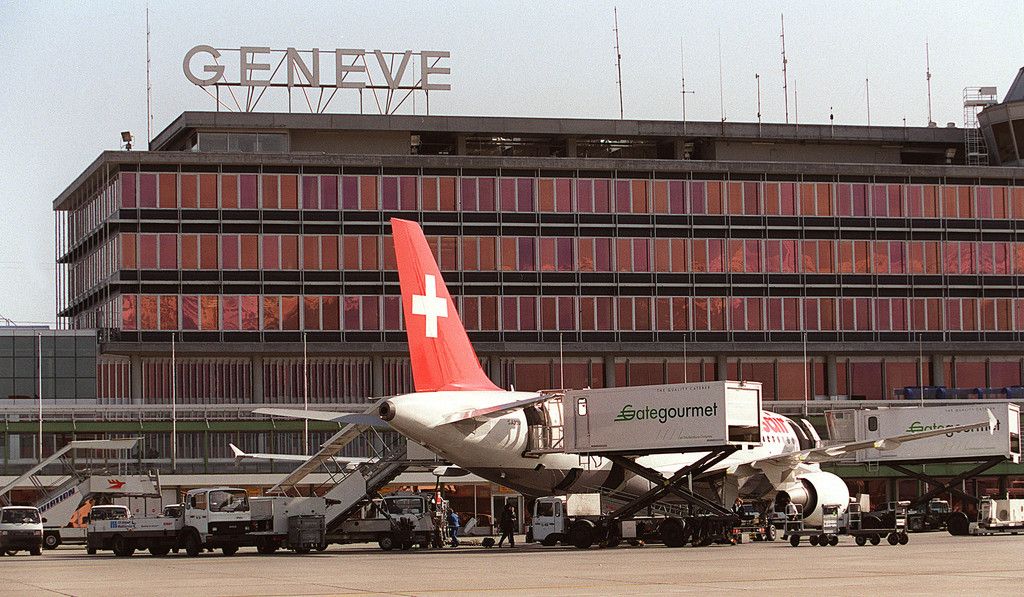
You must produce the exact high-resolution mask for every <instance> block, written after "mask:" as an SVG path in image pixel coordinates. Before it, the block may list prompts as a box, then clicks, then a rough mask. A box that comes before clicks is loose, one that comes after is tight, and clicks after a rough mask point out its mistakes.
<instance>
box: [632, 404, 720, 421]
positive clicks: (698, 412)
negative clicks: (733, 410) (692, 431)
mask: <svg viewBox="0 0 1024 597" xmlns="http://www.w3.org/2000/svg"><path fill="white" fill-rule="evenodd" d="M717 415H718V403H717V402H714V403H712V404H710V405H708V406H670V407H667V408H652V407H650V406H641V407H640V408H633V405H632V404H627V405H626V406H623V407H622V410H620V411H619V414H618V415H617V416H616V417H615V419H614V420H615V421H657V422H659V423H665V422H666V421H668V420H669V419H688V418H691V417H714V416H717Z"/></svg>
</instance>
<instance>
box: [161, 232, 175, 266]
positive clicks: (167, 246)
mask: <svg viewBox="0 0 1024 597" xmlns="http://www.w3.org/2000/svg"><path fill="white" fill-rule="evenodd" d="M160 269H178V237H177V235H175V234H161V235H160Z"/></svg>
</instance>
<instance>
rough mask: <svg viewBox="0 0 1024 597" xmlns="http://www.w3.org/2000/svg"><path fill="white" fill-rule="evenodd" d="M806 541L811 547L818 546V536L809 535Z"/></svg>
mask: <svg viewBox="0 0 1024 597" xmlns="http://www.w3.org/2000/svg"><path fill="white" fill-rule="evenodd" d="M807 540H808V541H810V542H811V545H817V544H818V536H817V535H811V536H810V537H809V538H808V539H807Z"/></svg>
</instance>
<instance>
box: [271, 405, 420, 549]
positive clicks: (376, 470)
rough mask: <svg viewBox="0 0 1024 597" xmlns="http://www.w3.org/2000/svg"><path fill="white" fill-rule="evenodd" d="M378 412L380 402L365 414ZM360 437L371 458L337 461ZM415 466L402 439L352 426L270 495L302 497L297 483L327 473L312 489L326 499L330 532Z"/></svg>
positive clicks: (394, 434) (326, 443)
mask: <svg viewBox="0 0 1024 597" xmlns="http://www.w3.org/2000/svg"><path fill="white" fill-rule="evenodd" d="M376 412H377V403H374V404H371V405H370V406H369V407H368V408H367V409H366V410H365V411H364V412H363V414H367V415H370V414H374V413H376ZM360 438H366V439H367V440H368V445H369V447H370V449H371V450H372V452H373V455H372V456H371V457H370V458H368V459H367V460H366V461H365V462H360V463H358V464H356V465H354V466H353V465H352V464H346V463H344V462H341V460H342V459H338V458H336V457H337V455H338V453H340V452H341V451H342V450H343V449H344V448H345V447H347V446H349V445H351V444H352V443H353V442H355V441H357V440H359V439H360ZM413 464H417V463H416V462H413V461H411V460H409V459H408V457H407V451H406V442H405V439H404V438H403V437H402V436H400V435H398V434H397V433H394V432H385V433H381V432H380V431H379V430H378V429H375V428H374V427H372V426H370V425H362V424H356V423H349V424H347V425H345V426H344V427H342V428H341V430H340V431H338V433H336V434H334V435H333V436H332V437H331V438H330V439H328V440H327V441H326V442H324V444H323V446H321V448H320V450H319V451H317V453H316V454H314V455H312V456H310V457H309V459H308V460H306V461H305V462H303V463H302V464H300V465H299V466H298V467H296V469H295V470H294V471H292V472H291V473H289V474H288V475H287V476H286V477H285V478H284V479H282V480H281V481H280V482H278V483H277V485H275V486H274V487H272V488H270V490H269V491H268V492H267V493H268V494H278V495H291V496H300V495H302V492H301V491H300V490H299V487H298V484H299V483H300V482H301V481H302V480H303V479H305V478H306V477H307V476H309V475H310V474H312V473H314V472H321V473H326V474H327V480H326V481H325V482H323V483H321V484H320V485H317V486H315V487H313V488H312V492H313V493H315V494H317V495H322V496H323V497H325V498H327V504H328V506H327V516H326V523H327V531H328V533H330V532H331V531H332V530H333V529H336V528H337V527H338V526H339V525H340V524H341V523H342V522H344V521H345V520H346V519H347V518H348V517H349V516H351V515H352V514H353V513H355V512H357V511H358V510H359V509H360V508H361V507H362V506H364V505H365V504H367V503H369V501H370V500H372V499H373V498H374V497H377V495H378V492H379V491H380V489H381V488H382V487H384V486H385V485H387V484H388V483H390V482H391V481H393V480H394V479H395V477H397V476H398V475H400V474H402V473H403V472H404V471H405V470H406V469H407V468H409V467H410V466H411V465H413Z"/></svg>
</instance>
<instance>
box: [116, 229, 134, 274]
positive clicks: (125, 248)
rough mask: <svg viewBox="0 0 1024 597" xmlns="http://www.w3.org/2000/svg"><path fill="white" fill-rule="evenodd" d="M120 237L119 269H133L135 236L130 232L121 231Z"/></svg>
mask: <svg viewBox="0 0 1024 597" xmlns="http://www.w3.org/2000/svg"><path fill="white" fill-rule="evenodd" d="M120 237H121V269H135V267H136V263H137V260H136V255H135V239H136V236H135V235H134V234H132V233H130V232H122V233H121V234H120Z"/></svg>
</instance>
